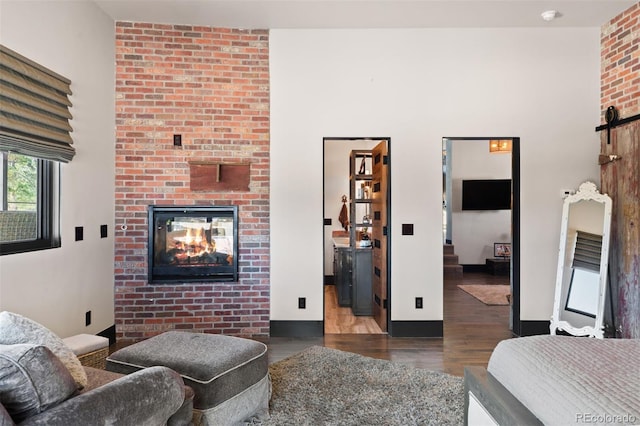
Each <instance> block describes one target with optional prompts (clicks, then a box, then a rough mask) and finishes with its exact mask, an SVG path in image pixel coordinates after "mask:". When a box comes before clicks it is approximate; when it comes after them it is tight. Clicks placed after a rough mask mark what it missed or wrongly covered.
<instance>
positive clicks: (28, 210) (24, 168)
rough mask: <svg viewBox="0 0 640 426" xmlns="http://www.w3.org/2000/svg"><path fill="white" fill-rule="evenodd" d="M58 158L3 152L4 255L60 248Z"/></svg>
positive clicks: (0, 216) (0, 219)
mask: <svg viewBox="0 0 640 426" xmlns="http://www.w3.org/2000/svg"><path fill="white" fill-rule="evenodd" d="M58 170H59V165H58V163H57V162H55V161H50V160H42V159H38V158H35V157H30V156H27V155H22V154H17V153H14V152H10V151H0V198H1V200H0V201H1V202H2V203H1V205H0V254H2V255H5V254H12V253H21V252H25V251H32V250H42V249H48V248H55V247H60V232H59V221H58V192H59V185H58Z"/></svg>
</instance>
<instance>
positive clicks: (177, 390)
mask: <svg viewBox="0 0 640 426" xmlns="http://www.w3.org/2000/svg"><path fill="white" fill-rule="evenodd" d="M0 364H1V366H2V368H1V369H0V370H2V374H0V403H1V404H2V405H0V426H13V425H14V424H17V425H19V426H23V425H47V426H57V425H59V426H75V425H77V426H91V425H121V426H124V425H141V426H144V425H149V426H152V425H153V426H158V425H165V424H166V425H170V426H186V425H190V424H191V419H192V414H193V413H192V410H193V391H192V390H191V388H189V387H186V386H185V385H184V382H183V380H182V378H181V377H180V375H179V374H178V373H176V372H175V371H173V370H171V369H169V368H167V367H151V368H147V369H144V370H140V371H138V372H136V373H134V374H130V375H126V376H125V375H122V374H118V373H112V372H108V371H104V370H98V369H95V368H91V367H85V371H86V372H87V379H88V385H87V386H85V387H84V388H83V389H82V390H80V391H78V390H77V389H76V385H75V382H74V381H73V380H72V379H69V378H67V377H66V376H65V374H68V373H67V371H66V369H65V367H64V366H63V365H62V364H60V363H59V361H58V360H57V359H56V357H55V356H54V355H52V354H51V352H50V351H49V350H48V349H45V348H44V347H43V346H37V345H0ZM24 371H28V375H29V377H28V378H26V379H23V378H22V377H21V372H24ZM68 393H71V394H70V395H69V396H66V394H68ZM31 399H32V400H33V401H31ZM9 413H11V414H9ZM12 416H13V417H12Z"/></svg>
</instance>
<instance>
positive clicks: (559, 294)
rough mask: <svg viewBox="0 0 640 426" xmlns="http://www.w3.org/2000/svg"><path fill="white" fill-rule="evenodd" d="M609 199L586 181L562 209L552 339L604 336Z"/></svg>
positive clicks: (609, 227)
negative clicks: (559, 333) (560, 334)
mask: <svg viewBox="0 0 640 426" xmlns="http://www.w3.org/2000/svg"><path fill="white" fill-rule="evenodd" d="M610 229H611V198H610V197H609V196H608V195H606V194H600V192H598V190H597V188H596V185H595V184H593V183H592V182H585V183H583V184H582V185H580V188H578V191H577V192H576V193H575V194H573V195H570V196H568V197H567V198H565V200H564V203H563V206H562V225H561V229H560V249H559V253H558V271H557V275H556V291H555V297H554V303H553V314H552V317H551V326H550V328H551V334H556V331H557V330H562V331H565V332H567V333H569V334H571V335H574V336H590V337H597V338H603V337H604V326H603V316H604V301H605V295H606V286H607V268H608V265H609V262H608V259H609V234H610Z"/></svg>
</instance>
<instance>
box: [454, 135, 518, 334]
mask: <svg viewBox="0 0 640 426" xmlns="http://www.w3.org/2000/svg"><path fill="white" fill-rule="evenodd" d="M498 143H499V144H500V145H501V146H503V147H502V148H501V147H497V148H496V147H495V145H496V144H498ZM492 145H494V146H493V147H492ZM442 155H443V162H442V165H443V169H442V170H443V200H442V204H443V247H444V251H451V246H453V247H455V246H460V244H462V245H463V247H464V248H461V251H463V253H462V255H461V256H460V263H461V265H459V266H460V269H459V272H457V274H458V275H456V280H458V279H464V278H463V277H464V273H465V272H462V271H466V272H469V273H474V274H481V276H482V275H483V274H487V277H488V278H489V277H490V275H499V274H500V273H504V272H507V273H508V280H507V282H508V285H509V287H510V292H509V293H510V294H509V297H508V299H507V303H508V305H509V309H508V311H509V319H508V323H509V328H510V329H511V331H512V333H514V334H516V335H520V331H521V330H520V327H521V325H520V138H518V137H500V138H496V137H471V138H455V137H446V138H443V145H442ZM456 155H457V158H456ZM465 164H466V166H465ZM492 167H495V169H494V170H492ZM465 169H466V170H465ZM506 180H510V192H509V193H507V194H502V195H503V196H500V192H503V189H501V188H504V182H505V181H506ZM463 186H464V187H466V190H467V194H466V196H465V195H463V192H464V189H465V188H463ZM478 191H485V192H480V194H479V193H478ZM487 191H489V192H487ZM478 195H480V197H478ZM505 195H506V196H507V197H509V196H510V200H509V199H508V198H507V200H506V202H509V201H510V212H506V210H505V205H504V203H505V200H504V196H505ZM463 198H465V199H464V200H463ZM478 202H479V203H480V204H477V203H478ZM463 203H465V204H466V205H464V206H463ZM491 203H494V204H493V205H490V204H491ZM496 203H497V204H496ZM508 213H510V214H508ZM456 222H457V223H456ZM456 226H457V227H458V228H457V230H456ZM481 230H482V231H483V232H480V231H481ZM456 240H457V241H456ZM505 249H506V250H509V252H508V253H505V252H504V250H505ZM495 250H498V253H496V251H495ZM501 250H502V251H501ZM446 257H447V255H446V254H445V263H448V262H447V261H446ZM446 268H447V267H446V266H445V268H443V275H445V274H447V272H446ZM496 268H497V269H496ZM506 268H508V271H506V270H505V269H506ZM468 276H469V277H471V275H470V274H469V275H468ZM505 278H506V277H505ZM446 279H447V278H446V275H445V279H444V280H443V282H445V281H446ZM505 284H506V283H505Z"/></svg>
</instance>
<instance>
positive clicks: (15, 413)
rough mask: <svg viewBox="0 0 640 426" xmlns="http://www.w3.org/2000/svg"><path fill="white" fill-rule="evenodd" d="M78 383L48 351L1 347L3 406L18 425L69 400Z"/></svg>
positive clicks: (23, 346) (24, 346)
mask: <svg viewBox="0 0 640 426" xmlns="http://www.w3.org/2000/svg"><path fill="white" fill-rule="evenodd" d="M74 392H76V382H75V380H73V377H71V374H70V373H69V370H67V368H66V367H65V366H64V365H63V364H62V362H61V361H60V359H59V358H58V357H57V356H55V355H54V354H53V353H52V352H51V351H50V350H49V348H47V347H46V346H42V345H32V344H18V345H0V403H2V406H4V408H5V409H6V410H7V412H8V413H9V415H10V416H11V418H12V419H13V421H14V422H16V423H19V422H21V421H22V420H25V419H27V418H29V417H31V416H33V415H35V414H38V413H41V412H43V411H45V410H47V409H49V408H51V407H53V406H56V405H58V404H59V403H61V402H62V401H64V400H66V399H67V398H69V397H70V396H71V395H73V393H74Z"/></svg>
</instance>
